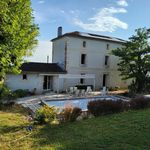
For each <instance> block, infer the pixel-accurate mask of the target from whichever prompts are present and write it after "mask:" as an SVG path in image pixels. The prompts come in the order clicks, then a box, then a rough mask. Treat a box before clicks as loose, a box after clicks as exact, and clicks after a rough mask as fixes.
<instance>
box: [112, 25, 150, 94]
mask: <svg viewBox="0 0 150 150" xmlns="http://www.w3.org/2000/svg"><path fill="white" fill-rule="evenodd" d="M135 31H136V34H135V35H133V36H132V37H130V38H129V41H127V42H126V43H125V44H124V45H123V47H121V48H117V49H115V50H113V51H112V54H113V55H115V56H118V57H119V58H120V62H119V63H118V70H119V71H120V72H121V74H120V75H121V76H122V77H123V79H132V87H133V88H134V90H135V92H142V91H144V90H146V87H147V85H148V84H150V80H149V76H148V74H149V73H150V45H149V41H148V40H149V38H150V29H146V28H139V29H136V30H135Z"/></svg>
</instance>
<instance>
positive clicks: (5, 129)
mask: <svg viewBox="0 0 150 150" xmlns="http://www.w3.org/2000/svg"><path fill="white" fill-rule="evenodd" d="M27 125H28V124H25V125H20V126H7V125H3V126H0V134H1V135H3V134H7V133H15V132H18V131H20V130H23V129H26V127H27Z"/></svg>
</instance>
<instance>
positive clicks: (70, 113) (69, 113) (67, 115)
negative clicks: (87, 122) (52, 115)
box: [60, 105, 82, 122]
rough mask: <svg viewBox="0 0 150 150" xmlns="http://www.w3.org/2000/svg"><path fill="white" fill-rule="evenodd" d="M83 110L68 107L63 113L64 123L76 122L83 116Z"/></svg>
mask: <svg viewBox="0 0 150 150" xmlns="http://www.w3.org/2000/svg"><path fill="white" fill-rule="evenodd" d="M81 112H82V110H81V109H80V108H78V107H73V106H71V105H68V106H66V107H65V108H64V109H63V111H62V112H61V114H60V115H61V117H62V120H61V121H62V122H73V121H76V119H77V117H78V116H79V115H80V114H81Z"/></svg>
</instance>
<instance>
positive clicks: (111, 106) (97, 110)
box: [87, 100, 128, 116]
mask: <svg viewBox="0 0 150 150" xmlns="http://www.w3.org/2000/svg"><path fill="white" fill-rule="evenodd" d="M127 106H128V105H127V103H126V102H123V101H122V100H117V101H113V100H95V101H90V102H89V103H88V106H87V107H88V110H89V112H90V113H92V114H93V115H94V116H99V115H104V114H111V113H118V112H121V111H124V110H125V109H127Z"/></svg>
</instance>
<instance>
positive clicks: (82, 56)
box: [81, 54, 86, 65]
mask: <svg viewBox="0 0 150 150" xmlns="http://www.w3.org/2000/svg"><path fill="white" fill-rule="evenodd" d="M85 64H86V54H81V65H85Z"/></svg>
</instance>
